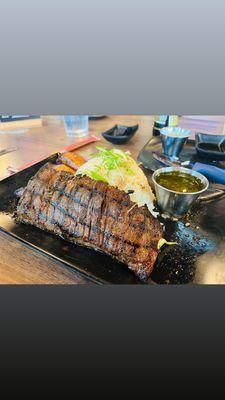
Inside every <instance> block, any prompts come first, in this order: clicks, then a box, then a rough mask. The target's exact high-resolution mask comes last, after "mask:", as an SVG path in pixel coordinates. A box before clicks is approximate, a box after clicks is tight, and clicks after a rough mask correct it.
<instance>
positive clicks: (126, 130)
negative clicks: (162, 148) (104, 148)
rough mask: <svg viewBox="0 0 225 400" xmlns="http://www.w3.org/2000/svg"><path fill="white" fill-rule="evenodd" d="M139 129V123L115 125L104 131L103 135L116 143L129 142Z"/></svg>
mask: <svg viewBox="0 0 225 400" xmlns="http://www.w3.org/2000/svg"><path fill="white" fill-rule="evenodd" d="M137 130H138V125H134V126H126V125H114V126H113V127H112V128H111V129H109V130H107V131H106V132H103V133H102V136H103V137H104V138H105V139H106V140H108V142H111V143H114V144H124V143H127V142H128V141H129V140H130V139H131V138H132V137H133V136H134V134H135V133H136V131H137Z"/></svg>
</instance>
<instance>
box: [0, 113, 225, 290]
mask: <svg viewBox="0 0 225 400" xmlns="http://www.w3.org/2000/svg"><path fill="white" fill-rule="evenodd" d="M67 117H70V118H67ZM103 117H104V116H99V118H98V117H97V116H96V121H98V119H101V118H103ZM89 120H91V119H90V118H89ZM94 121H95V118H93V120H92V123H94ZM168 121H169V119H168ZM75 122H76V124H77V122H78V121H75V120H73V119H71V116H66V117H64V118H63V123H64V126H65V129H66V131H67V132H69V133H68V134H69V135H72V134H73V133H74V132H75V130H76V126H75V125H74V126H73V127H72V128H71V126H72V125H71V124H72V123H75ZM84 122H85V124H88V120H87V119H85V121H84V120H83V121H82V124H83V125H82V126H83V128H84V129H83V133H82V134H80V133H78V135H77V137H76V140H75V141H74V143H71V144H70V145H68V146H64V147H61V148H60V149H59V151H57V152H53V154H51V155H50V156H49V157H39V159H36V160H35V161H33V162H31V163H27V164H24V165H21V166H20V167H17V168H14V169H13V168H12V169H11V171H10V167H9V171H10V172H11V176H9V177H8V178H6V179H3V180H2V181H1V182H0V228H1V229H2V230H3V231H4V232H6V233H7V234H9V235H11V236H12V237H14V238H16V239H18V240H20V241H21V242H22V243H26V244H28V245H29V246H32V247H33V248H36V249H38V250H40V251H41V252H43V253H45V254H47V255H50V256H51V257H53V258H54V259H55V260H60V261H61V262H62V263H64V264H65V265H67V266H69V267H71V268H73V269H75V270H76V271H77V272H78V273H79V274H81V275H83V276H85V277H86V278H87V279H89V280H90V281H93V282H96V283H116V284H128V283H129V284H183V283H195V281H196V277H195V269H196V261H197V260H198V258H199V257H200V256H201V255H202V254H204V253H206V252H214V253H215V252H217V251H218V250H219V249H220V246H221V243H222V242H223V238H224V235H225V196H224V194H225V157H224V154H225V153H224V150H225V146H224V143H225V136H224V135H221V134H220V135H218V134H217V135H216V132H210V133H206V132H205V131H203V132H198V131H197V132H194V135H193V130H189V129H187V128H185V127H184V126H182V124H180V125H179V118H178V119H177V120H176V124H175V125H169V123H168V125H167V126H164V127H161V128H160V129H158V131H157V129H156V130H155V132H157V136H153V137H152V138H150V140H148V141H147V143H146V144H145V145H144V147H143V148H142V149H139V154H138V157H137V162H138V166H139V167H138V169H139V170H140V171H143V172H144V176H146V177H147V179H148V182H149V184H150V188H151V190H152V193H153V194H154V196H155V200H154V205H153V207H152V209H151V210H150V211H151V213H150V214H152V215H153V216H154V218H155V217H156V220H157V221H158V222H157V223H159V224H160V225H161V228H160V229H159V228H157V229H159V231H160V230H161V232H162V233H160V235H161V239H160V235H159V239H160V240H161V242H160V240H159V243H162V244H161V245H160V246H158V250H157V254H158V256H157V259H156V260H155V265H154V268H153V270H152V271H151V273H150V274H149V275H148V276H147V275H146V277H145V279H142V278H141V279H140V276H145V274H144V275H143V274H139V272H138V273H136V272H135V273H133V272H132V268H133V267H132V265H133V264H132V261H129V262H128V264H129V263H130V264H129V265H130V266H131V267H129V269H128V268H124V265H123V262H125V258H124V261H122V263H121V260H123V259H121V258H118V260H119V262H118V260H116V259H115V258H116V257H117V256H116V255H114V257H109V255H108V254H107V251H109V250H107V251H105V250H103V252H102V251H95V250H93V249H92V248H90V246H89V247H83V245H82V246H80V245H77V244H76V243H75V244H74V243H71V242H70V241H65V240H63V239H62V238H61V237H59V236H55V235H53V234H52V233H49V232H46V231H45V230H40V229H39V228H37V227H35V226H32V225H27V224H18V222H16V221H15V218H14V213H15V207H16V204H17V201H18V200H17V198H16V195H15V194H16V193H17V192H18V191H20V190H21V189H20V188H22V187H26V185H27V184H28V185H29V181H30V179H31V178H32V177H34V175H35V174H37V173H39V172H38V171H41V169H40V168H41V167H43V166H44V165H46V163H50V164H51V165H53V168H56V169H57V168H62V170H63V171H69V172H71V171H73V172H74V168H75V175H76V171H77V170H78V171H81V172H82V171H83V170H84V171H85V168H86V172H85V173H87V171H89V170H88V168H87V166H88V167H89V168H92V164H93V162H94V161H93V162H92V161H91V160H92V158H90V160H87V159H86V160H85V159H84V161H83V163H84V166H83V165H80V166H75V167H74V165H75V163H76V160H77V159H78V158H79V148H80V147H82V146H86V145H88V144H90V143H94V142H95V141H98V140H99V136H95V135H93V134H92V135H89V134H88V129H87V125H85V126H84ZM157 127H158V125H157ZM153 133H154V131H153ZM100 134H101V135H102V137H103V140H105V141H106V142H105V143H107V141H109V142H111V143H112V144H114V145H115V146H117V145H118V149H119V148H120V146H121V144H124V143H126V142H128V141H129V140H132V141H133V143H135V140H136V139H135V138H136V137H138V135H140V132H139V124H135V125H126V124H124V125H123V124H120V123H118V124H115V125H114V126H113V127H112V128H109V129H107V130H102V131H101V132H100ZM75 136H76V135H75ZM150 136H151V135H150ZM97 149H98V152H99V153H98V154H97V158H96V159H97V163H99V162H100V161H99V160H100V158H101V157H102V160H103V164H104V163H105V162H106V161H107V163H108V164H107V165H109V167H110V168H111V169H112V168H113V167H112V165H114V164H115V165H116V166H117V164H116V163H117V162H118V160H119V162H120V163H121V165H122V168H125V167H124V166H123V164H122V161H121V160H122V159H123V160H125V161H126V162H127V163H128V164H129V162H130V163H132V162H133V161H132V158H131V157H130V155H129V152H128V153H127V151H125V152H124V151H123V150H121V151H120V150H117V149H115V150H114V148H111V149H112V150H109V151H108V150H107V151H106V149H105V148H104V142H103V147H101V146H100V147H99V148H98V145H97ZM126 149H127V150H129V145H127V147H126ZM16 150H17V147H9V148H5V149H2V154H6V153H7V152H14V151H16ZM74 150H75V152H74ZM96 151H97V150H96ZM4 152H5V153H4ZM71 152H74V153H73V154H74V155H75V156H77V157H78V158H73V157H72V156H70V154H72V153H71ZM63 154H65V157H64V166H62V164H61V163H63V157H62V156H63ZM0 156H1V150H0ZM100 156H101V157H100ZM131 156H132V154H131ZM92 157H93V156H92ZM65 160H66V161H65ZM68 160H69V161H68ZM71 160H72V161H71ZM74 160H75V161H74ZM115 160H116V161H115ZM71 162H72V164H71ZM83 163H81V164H83ZM113 163H114V164H113ZM128 164H126V165H128ZM71 165H72V167H71ZM93 165H94V164H93ZM96 165H97V164H95V167H96ZM104 165H105V164H104ZM118 165H120V164H118ZM54 166H55V167H54ZM98 167H99V165H98ZM51 168H52V167H51ZM66 168H67V169H66ZM79 168H80V169H79ZM82 168H83V170H82ZM101 168H102V166H101ZM126 168H127V171H128V175H127V176H128V177H129V167H126ZM59 170H60V169H58V171H59ZM90 171H91V174H92V175H89V176H91V177H93V176H94V179H96V173H95V175H93V170H90ZM140 171H137V174H138V173H140ZM98 172H99V169H98ZM79 176H80V175H79V174H78V180H79V179H80V178H79ZM99 176H100V175H98V177H97V180H98V179H99ZM137 176H138V175H137ZM140 176H141V175H140ZM101 180H103V181H104V177H103V178H101V176H100V181H101ZM128 180H129V178H128ZM108 182H109V181H108ZM100 186H101V185H100ZM102 187H103V186H102ZM117 187H118V186H117ZM133 192H134V191H133ZM93 193H94V192H93ZM127 193H128V194H129V196H134V194H135V193H134V194H133V193H132V190H128V192H127ZM136 193H137V192H136ZM118 194H119V192H118ZM131 198H132V197H131ZM124 199H125V198H124ZM124 201H125V200H124ZM126 201H128V202H129V200H126ZM132 204H133V203H131V206H132V207H131V209H133V207H134V206H133V205H132ZM139 206H140V205H139ZM110 207H111V206H110ZM134 209H135V208H134ZM149 209H150V208H149ZM137 210H142V208H140V209H139V208H138V209H137ZM91 212H92V211H91ZM127 212H130V211H129V210H128V211H127ZM133 212H134V211H133ZM214 213H215V215H216V219H215V220H213V219H212V215H213V214H214ZM131 214H132V213H131ZM144 215H145V214H144ZM146 215H147V214H146ZM138 218H139V217H138ZM145 218H146V216H145ZM151 218H152V217H151ZM209 220H210V224H209V223H208V222H209ZM149 223H150V222H149ZM160 225H159V226H160ZM37 226H38V225H37ZM64 239H65V238H64ZM96 247H97V246H96ZM107 249H108V247H107ZM100 250H101V249H100ZM115 254H116V253H115ZM129 260H130V259H129ZM125 263H126V262H125ZM134 271H136V266H135V268H134ZM138 274H139V275H140V276H138Z"/></svg>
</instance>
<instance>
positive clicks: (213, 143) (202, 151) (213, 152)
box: [195, 132, 225, 161]
mask: <svg viewBox="0 0 225 400" xmlns="http://www.w3.org/2000/svg"><path fill="white" fill-rule="evenodd" d="M195 143H196V145H195V146H196V151H197V153H198V154H199V156H200V157H204V158H206V159H209V160H222V161H225V136H224V135H210V134H208V133H200V132H198V133H196V134H195Z"/></svg>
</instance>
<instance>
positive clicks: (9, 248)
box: [0, 115, 225, 284]
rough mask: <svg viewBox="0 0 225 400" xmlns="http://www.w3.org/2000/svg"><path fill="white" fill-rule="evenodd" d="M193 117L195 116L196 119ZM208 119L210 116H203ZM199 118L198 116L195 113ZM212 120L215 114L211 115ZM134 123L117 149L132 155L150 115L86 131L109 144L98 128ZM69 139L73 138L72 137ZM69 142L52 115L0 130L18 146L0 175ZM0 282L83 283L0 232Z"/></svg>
mask: <svg viewBox="0 0 225 400" xmlns="http://www.w3.org/2000/svg"><path fill="white" fill-rule="evenodd" d="M196 118H197V117H195V119H196ZM207 118H208V119H212V118H211V116H210V117H209V116H208V117H205V120H207ZM199 119H200V120H202V119H203V117H202V116H200V117H199ZM213 119H214V120H215V117H213ZM216 120H217V121H218V124H219V125H218V126H219V128H218V129H219V130H221V131H223V127H224V121H225V117H224V116H217V118H216ZM116 123H118V124H125V125H134V124H139V130H138V132H137V134H136V135H135V136H134V137H133V138H132V139H131V141H130V142H129V143H128V145H123V146H120V148H121V149H123V150H127V149H129V150H130V152H131V154H132V156H133V157H134V158H135V157H136V156H137V154H138V153H139V151H140V149H141V148H142V147H143V146H144V144H145V143H146V142H147V141H148V140H149V139H150V138H151V136H152V127H153V117H152V116H141V115H140V116H137V115H132V116H109V117H106V118H103V119H99V120H95V121H91V122H90V134H94V135H96V136H98V137H100V138H101V141H100V142H98V143H101V145H104V146H105V147H108V148H109V147H112V145H111V144H110V143H108V142H106V141H105V140H104V139H102V137H101V132H103V131H105V130H106V129H109V128H111V127H112V126H113V125H114V124H116ZM72 142H73V141H72ZM69 144H71V140H70V139H68V137H67V135H66V133H65V130H64V127H63V125H62V123H61V121H60V120H59V118H56V117H51V118H50V117H45V118H44V125H43V127H42V128H34V129H32V130H29V131H27V132H26V133H23V134H15V133H14V134H12V133H7V134H2V133H0V149H1V148H5V147H9V146H14V145H16V146H18V150H17V151H16V152H14V153H10V154H7V155H4V156H2V157H0V179H3V178H4V177H5V176H6V171H7V170H6V168H7V167H8V166H9V165H11V166H12V167H20V166H21V165H23V164H25V163H28V162H31V161H34V160H36V159H37V158H39V156H40V154H43V151H44V153H45V155H46V157H47V156H49V155H50V154H51V153H53V152H55V151H58V150H59V149H61V148H62V147H64V146H66V145H69ZM95 146H96V143H93V144H89V145H87V146H85V147H83V148H81V149H79V150H78V151H79V153H80V154H82V155H83V156H84V157H86V158H88V157H89V155H90V154H92V153H93V152H94V151H95ZM0 254H1V257H0V283H18V284H22V283H25V284H78V283H87V280H86V279H85V278H83V277H81V276H80V275H79V274H78V273H76V271H74V270H73V269H70V268H68V267H66V266H65V265H63V264H61V263H60V262H57V261H54V260H52V259H51V258H49V257H47V256H45V255H43V254H41V253H39V252H37V251H36V250H33V249H31V248H29V247H28V246H26V245H24V244H21V243H20V242H19V241H17V240H15V239H13V238H10V237H9V236H7V235H5V234H4V233H2V232H0Z"/></svg>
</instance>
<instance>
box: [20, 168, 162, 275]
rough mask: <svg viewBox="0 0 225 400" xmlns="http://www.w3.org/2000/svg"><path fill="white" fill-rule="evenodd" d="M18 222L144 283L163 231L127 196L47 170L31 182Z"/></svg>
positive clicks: (97, 183) (102, 184) (99, 183)
mask: <svg viewBox="0 0 225 400" xmlns="http://www.w3.org/2000/svg"><path fill="white" fill-rule="evenodd" d="M16 220H17V221H18V222H22V223H26V224H31V225H34V226H37V227H38V228H41V229H43V230H46V231H49V232H52V233H55V234H56V235H59V236H61V237H63V238H64V239H67V240H69V241H72V242H75V243H78V244H80V245H83V246H88V247H92V248H94V249H95V250H98V251H102V252H104V253H107V254H109V255H111V256H112V257H114V258H115V259H116V260H118V261H120V262H122V263H125V264H126V265H127V266H128V267H129V268H130V269H131V270H132V271H133V272H134V273H135V274H136V275H137V276H138V277H139V278H140V279H147V278H148V277H149V275H150V274H151V272H152V269H153V266H154V263H155V261H156V258H157V254H158V251H157V243H158V241H159V239H160V238H161V237H162V227H161V225H160V223H159V222H158V220H157V219H155V218H154V217H153V216H152V215H151V213H150V212H149V210H148V208H147V207H146V206H143V207H138V205H136V203H133V202H132V201H131V200H130V197H129V194H126V193H125V192H123V191H121V190H119V189H117V188H115V187H112V186H109V185H108V184H107V183H105V182H102V181H97V180H93V179H91V178H89V177H87V176H75V175H73V174H72V173H69V172H66V171H57V169H55V166H54V165H53V164H51V163H47V164H45V165H44V166H43V167H42V168H41V169H40V170H39V171H38V172H37V173H36V175H35V176H34V177H33V178H31V179H30V181H29V182H28V184H27V186H26V188H25V190H24V191H22V192H21V197H20V199H19V202H18V206H17V210H16Z"/></svg>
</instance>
